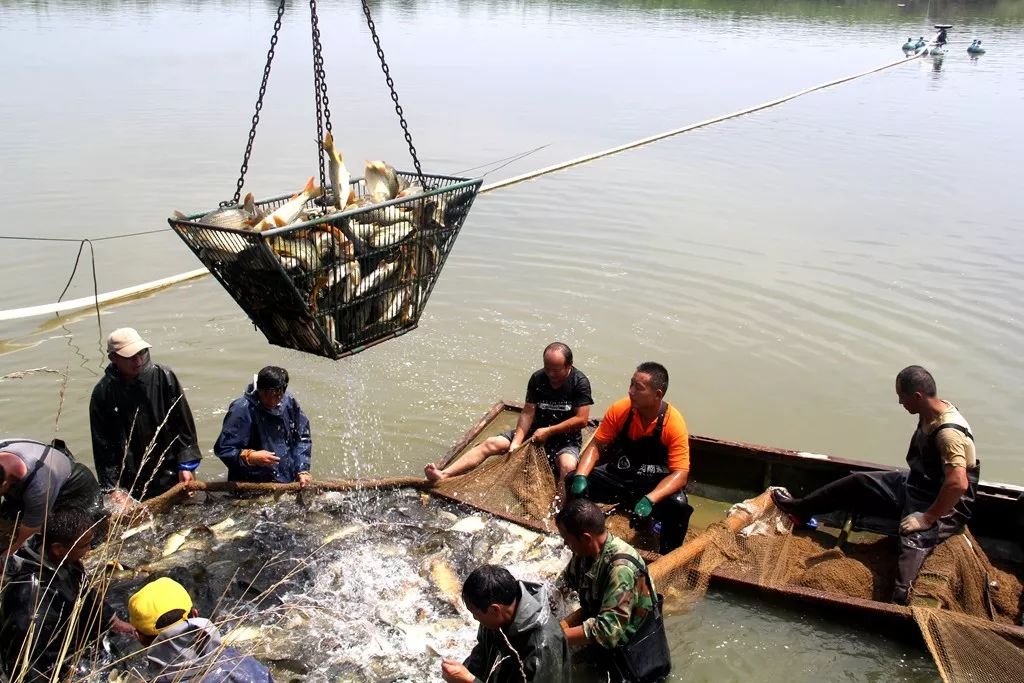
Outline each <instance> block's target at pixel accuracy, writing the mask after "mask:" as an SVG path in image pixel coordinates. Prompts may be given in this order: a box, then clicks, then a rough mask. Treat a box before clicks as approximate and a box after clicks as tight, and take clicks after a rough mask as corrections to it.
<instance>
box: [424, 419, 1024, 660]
mask: <svg viewBox="0 0 1024 683" xmlns="http://www.w3.org/2000/svg"><path fill="white" fill-rule="evenodd" d="M521 410H522V408H521V406H520V405H518V404H515V403H509V402H504V401H503V402H499V403H496V404H494V406H492V407H491V409H490V410H489V411H488V412H487V413H486V414H485V415H484V416H483V417H482V418H481V419H480V420H479V421H478V422H477V423H476V424H475V425H474V426H473V427H472V428H471V429H470V430H469V431H467V432H466V434H465V435H464V436H463V437H462V439H460V440H459V441H458V442H457V443H455V444H454V445H453V446H452V448H451V449H449V451H448V453H447V454H446V456H445V458H444V460H443V464H444V465H447V464H448V463H450V462H452V461H454V460H455V459H457V458H458V457H459V456H460V455H461V454H462V453H464V452H465V451H466V450H468V449H469V448H470V447H471V446H472V445H474V444H475V443H477V442H479V441H480V440H482V439H483V438H485V437H487V436H491V435H493V434H497V433H500V432H501V431H503V430H505V429H509V428H511V427H512V426H514V425H515V423H516V419H517V418H518V415H519V413H520V412H521ZM690 462H691V471H690V483H689V484H688V486H687V492H688V494H689V495H690V497H691V503H692V504H693V505H694V508H695V512H694V516H693V521H691V527H692V528H700V527H703V526H705V525H706V524H708V523H711V522H713V521H717V520H719V519H721V518H722V515H723V513H724V511H725V509H726V508H727V507H728V505H730V504H732V503H736V502H740V501H743V500H745V499H748V498H752V497H754V496H756V495H758V494H759V493H761V492H763V491H764V490H765V489H766V488H767V487H769V486H785V487H786V488H787V489H789V490H790V491H791V492H793V493H794V494H795V495H801V494H803V493H806V492H809V491H811V490H813V489H815V488H817V487H819V486H822V485H824V484H826V483H829V482H831V481H835V480H836V479H839V478H840V477H843V476H845V475H847V474H850V473H851V472H858V471H868V470H893V469H897V468H895V467H890V466H887V465H879V464H877V463H871V462H865V461H862V460H850V459H846V458H840V457H835V456H830V455H821V454H817V453H805V452H799V451H793V450H788V449H783V448H772V447H768V446H757V445H752V444H745V443H739V442H735V441H725V440H722V439H714V438H709V437H703V436H693V435H691V437H690ZM1022 494H1024V487H1022V486H1017V485H1012V484H998V483H991V482H985V481H982V482H981V483H980V484H979V487H978V492H977V500H976V503H975V507H974V517H973V519H972V520H971V523H970V525H969V527H970V530H971V532H972V534H974V536H975V538H977V540H978V542H979V543H980V544H981V545H982V547H983V549H984V550H985V552H986V554H987V555H988V557H989V559H990V560H991V561H992V562H993V564H995V565H996V566H998V567H999V568H1000V569H1002V570H1004V571H1009V572H1011V573H1013V574H1015V575H1016V576H1017V577H1024V545H1022V544H1024V537H1022V530H1021V527H1020V525H1021V524H1022V523H1024V520H1022V510H1024V498H1022V497H1021V496H1022ZM702 507H703V508H704V509H703V510H702ZM817 519H818V520H819V522H821V523H822V525H823V528H822V533H830V534H831V535H832V536H834V537H835V538H836V541H837V542H839V543H841V542H843V541H845V540H847V538H848V536H849V535H850V534H851V533H854V534H861V535H863V534H872V533H874V534H877V533H884V532H886V531H887V530H888V529H887V527H891V525H892V521H891V520H889V521H886V520H882V519H872V518H862V517H858V518H857V519H856V520H854V519H852V518H849V517H845V516H842V515H824V516H819V517H818V518H817ZM861 537H863V536H861ZM641 550H642V551H643V550H647V552H646V553H645V555H647V556H648V557H651V558H653V557H656V553H653V552H651V550H650V549H643V548H641ZM712 583H713V584H717V585H719V586H723V587H727V588H729V589H736V590H744V591H756V592H757V593H758V594H759V595H760V596H761V597H762V598H769V599H772V600H777V601H779V602H782V603H784V604H786V605H788V606H791V607H795V606H797V605H802V606H810V607H811V608H812V609H813V610H814V611H815V612H816V613H824V614H825V615H829V614H832V615H835V616H839V615H841V616H842V618H843V620H844V622H846V623H849V622H850V621H851V620H852V621H860V622H862V623H864V624H869V625H870V627H871V628H873V629H878V628H885V629H886V631H887V632H888V633H890V634H891V635H902V636H906V637H907V638H910V639H913V640H915V641H919V640H920V632H919V630H918V627H917V625H916V623H915V621H914V618H913V615H912V612H911V609H910V608H909V607H903V606H899V605H894V604H891V603H886V602H879V601H876V600H864V599H861V598H855V597H850V596H847V595H842V594H837V593H830V592H825V591H821V590H815V589H811V588H804V587H799V586H790V585H786V586H781V587H766V586H763V585H761V584H758V583H756V582H754V581H752V580H750V579H749V578H748V577H745V576H741V575H739V574H737V573H733V572H730V571H729V570H728V569H726V568H719V569H717V570H715V572H714V573H713V574H712ZM999 628H1000V629H1006V630H1007V631H1009V632H1012V633H1013V634H1014V635H1015V636H1016V637H1024V628H1015V627H1009V626H1006V627H1002V626H1001V627H999Z"/></svg>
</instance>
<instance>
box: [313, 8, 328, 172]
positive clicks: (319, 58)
mask: <svg viewBox="0 0 1024 683" xmlns="http://www.w3.org/2000/svg"><path fill="white" fill-rule="evenodd" d="M309 19H310V25H311V26H312V31H313V36H312V38H313V98H314V100H315V101H316V150H317V152H316V153H317V159H318V160H319V164H320V166H319V168H320V187H322V188H326V187H327V164H326V158H325V156H324V148H323V146H322V145H321V144H320V141H321V140H323V139H324V132H325V131H326V132H328V133H330V132H332V129H331V101H330V99H329V98H328V97H327V72H326V71H325V70H324V55H323V47H322V46H321V43H320V17H319V16H318V15H317V5H316V0H309Z"/></svg>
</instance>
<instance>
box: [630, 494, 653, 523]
mask: <svg viewBox="0 0 1024 683" xmlns="http://www.w3.org/2000/svg"><path fill="white" fill-rule="evenodd" d="M653 510H654V504H653V503H651V499H650V498H648V497H647V496H644V497H643V498H641V499H640V500H638V501H637V502H636V505H635V506H633V514H634V515H636V516H637V517H639V518H641V519H647V518H648V517H650V516H651V512H652V511H653Z"/></svg>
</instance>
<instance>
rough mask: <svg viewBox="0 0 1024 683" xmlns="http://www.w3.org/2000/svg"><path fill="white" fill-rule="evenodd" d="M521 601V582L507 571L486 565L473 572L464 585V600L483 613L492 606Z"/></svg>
mask: <svg viewBox="0 0 1024 683" xmlns="http://www.w3.org/2000/svg"><path fill="white" fill-rule="evenodd" d="M518 599H519V582H518V581H516V579H515V577H514V576H512V574H511V573H510V572H509V571H508V570H507V569H505V568H504V567H499V566H497V565H494V564H485V565H483V566H481V567H477V568H476V569H474V570H473V573H472V574H470V575H469V576H468V577H466V582H465V583H463V584H462V600H463V601H464V602H465V603H466V604H467V605H469V606H472V607H475V608H476V609H477V610H479V611H481V612H486V611H487V608H488V607H490V606H491V605H511V604H512V603H514V602H515V601H517V600H518Z"/></svg>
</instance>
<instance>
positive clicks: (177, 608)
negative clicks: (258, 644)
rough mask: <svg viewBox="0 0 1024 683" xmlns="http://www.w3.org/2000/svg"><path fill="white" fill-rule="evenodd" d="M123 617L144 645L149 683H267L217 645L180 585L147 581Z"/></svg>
mask: <svg viewBox="0 0 1024 683" xmlns="http://www.w3.org/2000/svg"><path fill="white" fill-rule="evenodd" d="M128 616H129V619H130V621H131V624H132V626H134V627H135V633H136V636H137V637H138V639H139V642H140V643H142V644H143V645H144V646H145V647H146V662H147V665H148V670H147V672H146V675H145V676H144V677H143V678H144V679H145V680H147V681H152V682H153V683H171V682H172V681H174V682H175V683H177V682H178V681H181V682H183V683H187V682H189V681H194V682H195V683H273V680H274V679H273V678H272V677H271V676H270V672H269V671H267V668H266V667H265V666H263V665H262V664H260V663H259V662H257V661H256V660H255V659H253V658H252V657H249V656H248V655H243V654H242V653H241V652H239V651H238V650H236V649H235V648H233V647H227V646H225V645H224V644H223V643H221V637H220V631H218V630H217V627H216V626H214V625H213V623H212V622H210V621H209V620H208V619H202V618H200V617H199V612H198V611H196V609H195V608H194V607H192V598H191V596H189V594H188V591H186V590H185V589H184V588H183V587H182V585H181V584H180V583H178V582H177V581H175V580H173V579H170V578H167V577H164V578H160V579H157V580H156V581H151V582H150V583H147V584H146V585H145V586H143V587H142V588H141V589H140V590H139V591H138V592H137V593H135V594H134V595H133V596H131V597H130V598H129V599H128Z"/></svg>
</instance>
